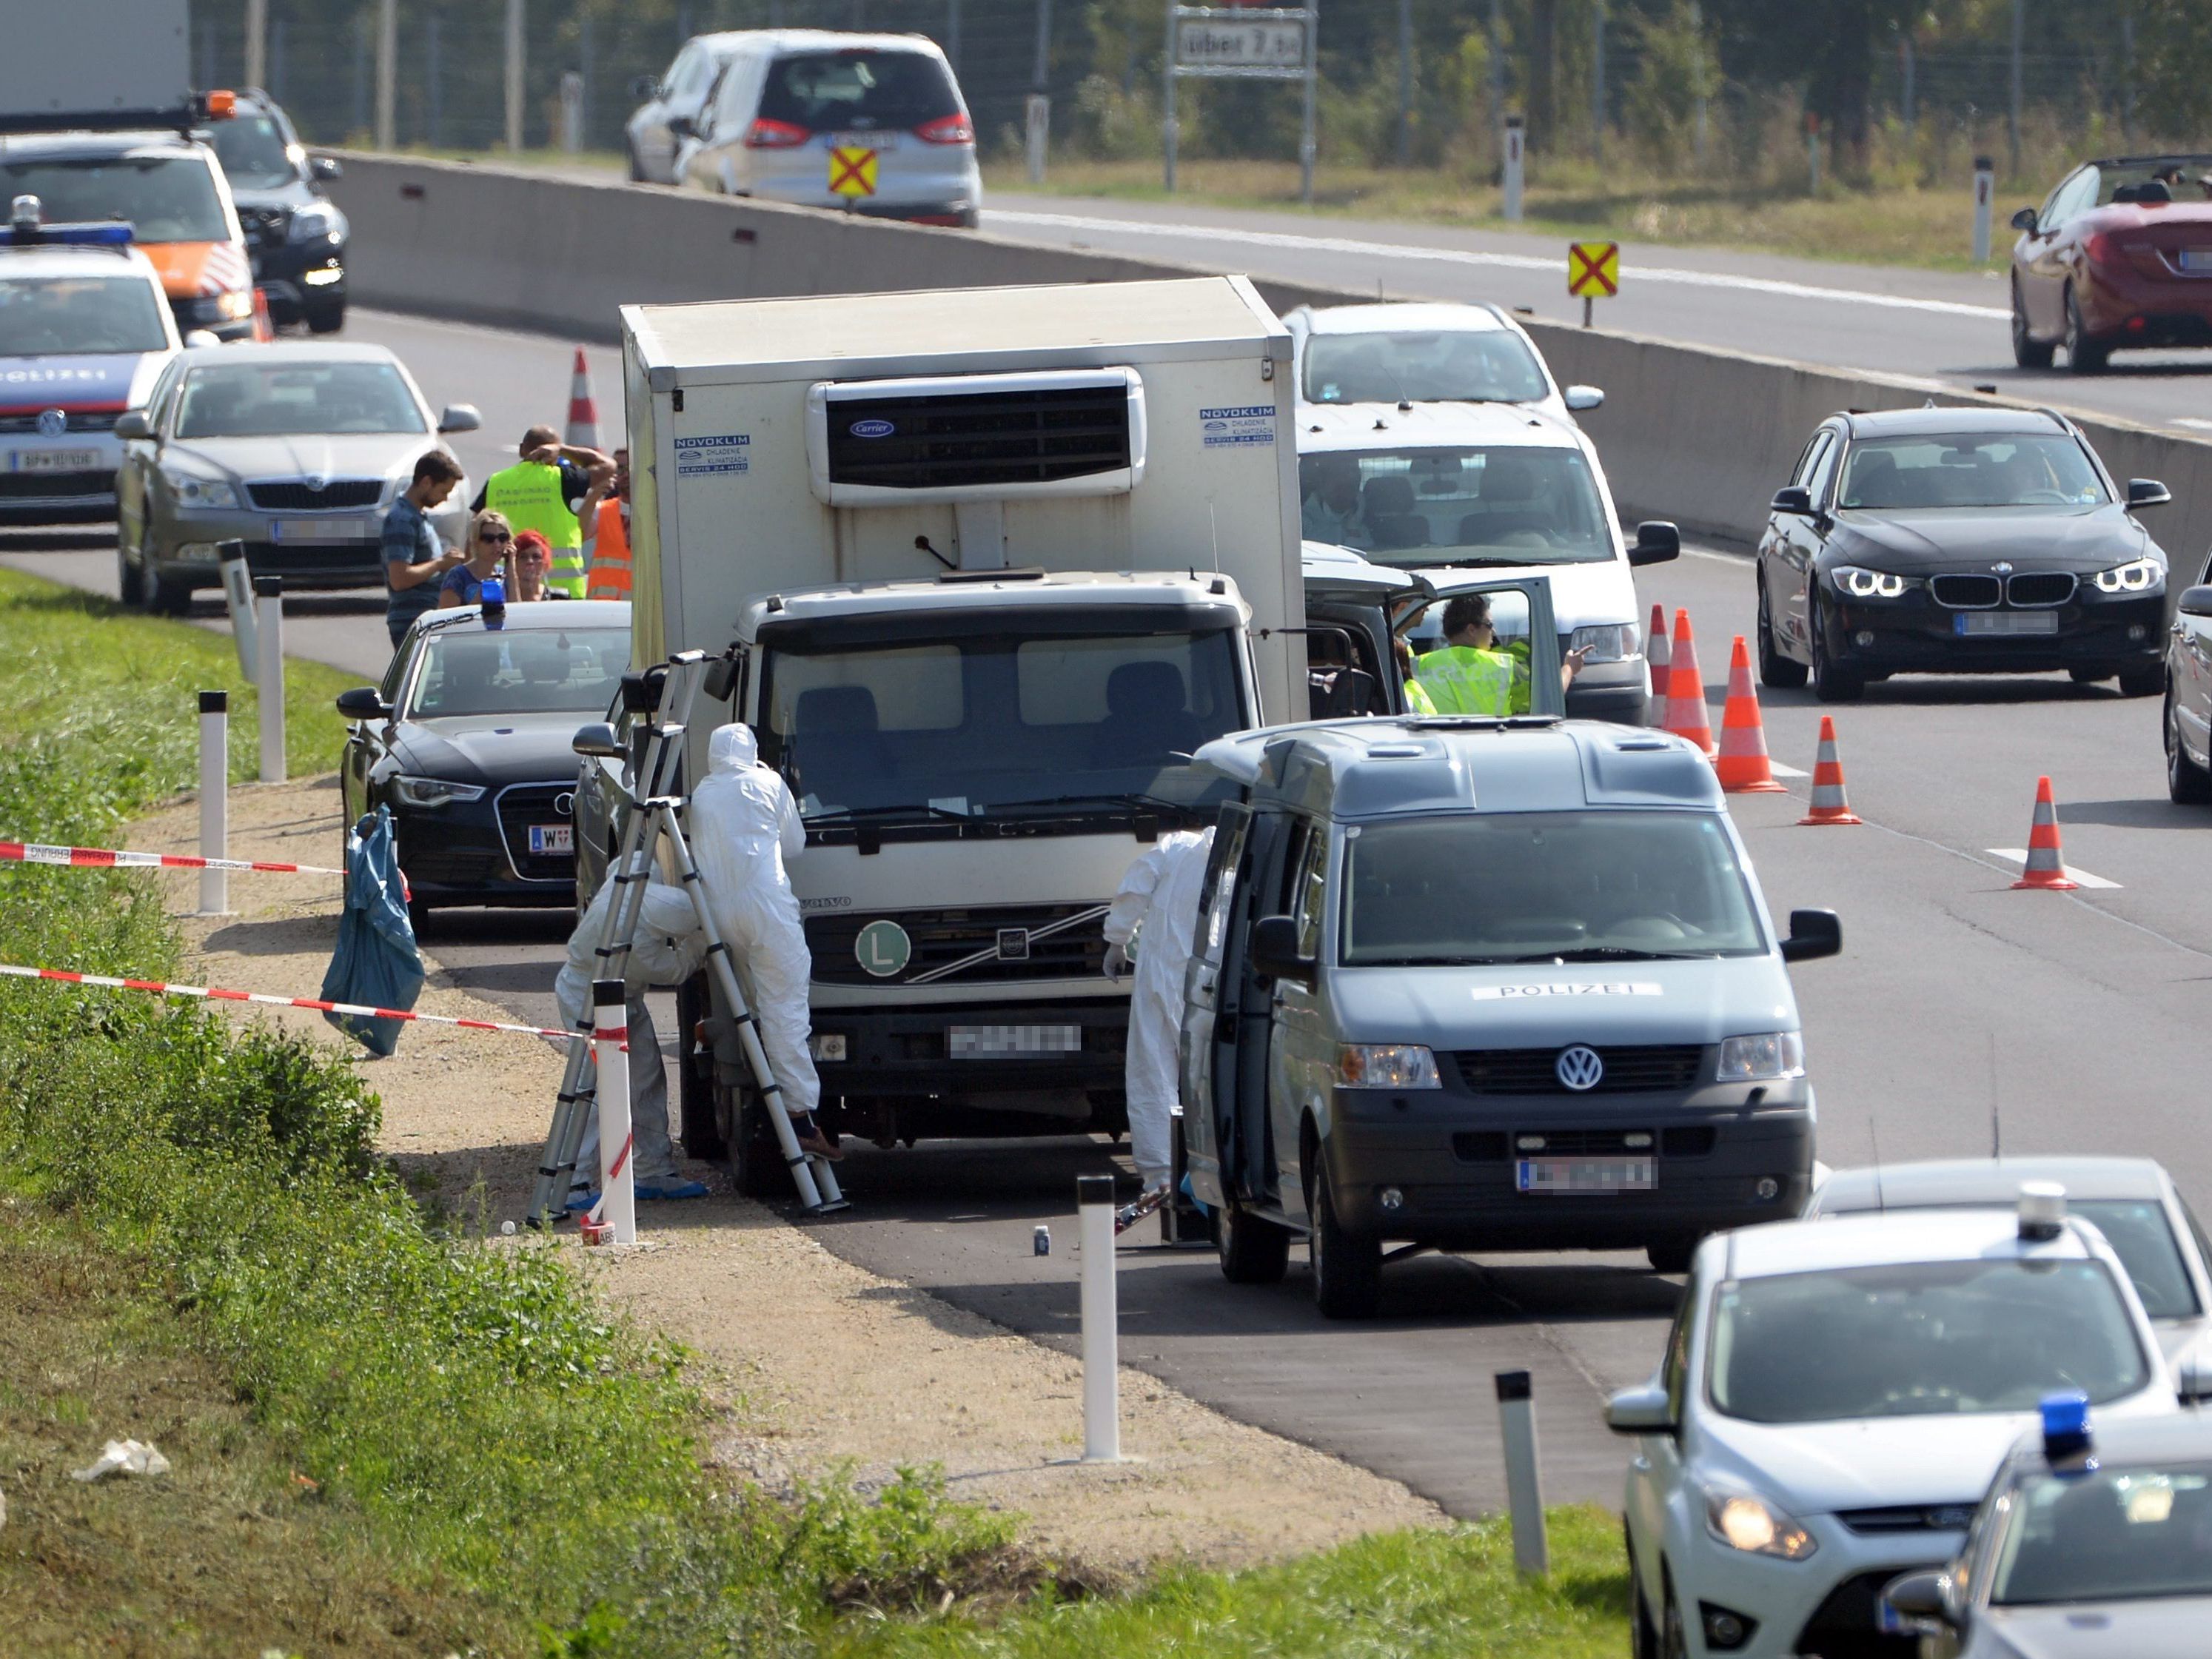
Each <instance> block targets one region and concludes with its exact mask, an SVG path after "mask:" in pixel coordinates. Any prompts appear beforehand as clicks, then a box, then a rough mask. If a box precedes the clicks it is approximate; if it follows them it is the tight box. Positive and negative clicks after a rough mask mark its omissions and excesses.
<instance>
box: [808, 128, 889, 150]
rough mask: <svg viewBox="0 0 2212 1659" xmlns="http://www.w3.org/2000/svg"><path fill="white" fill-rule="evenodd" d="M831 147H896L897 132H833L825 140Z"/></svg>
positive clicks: (879, 148)
mask: <svg viewBox="0 0 2212 1659" xmlns="http://www.w3.org/2000/svg"><path fill="white" fill-rule="evenodd" d="M824 142H826V143H828V145H829V148H830V149H877V150H882V149H897V148H898V147H899V136H898V134H897V133H896V132H833V133H830V134H829V135H828V137H827V138H826V140H825V141H824Z"/></svg>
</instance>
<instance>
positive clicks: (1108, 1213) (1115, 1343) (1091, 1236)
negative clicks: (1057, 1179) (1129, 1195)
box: [1075, 1176, 1121, 1463]
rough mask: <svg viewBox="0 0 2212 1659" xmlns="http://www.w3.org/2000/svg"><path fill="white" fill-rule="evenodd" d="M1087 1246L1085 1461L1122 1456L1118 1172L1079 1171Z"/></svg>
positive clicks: (1078, 1203)
mask: <svg viewBox="0 0 2212 1659" xmlns="http://www.w3.org/2000/svg"><path fill="white" fill-rule="evenodd" d="M1075 1213H1076V1216H1077V1218H1078V1224H1079V1225H1078V1228H1077V1232H1076V1243H1077V1245H1078V1248H1079V1249H1081V1250H1082V1252H1083V1461H1084V1462H1086V1463H1118V1462H1121V1377H1120V1367H1121V1356H1120V1353H1119V1348H1120V1343H1119V1340H1118V1334H1117V1330H1116V1327H1117V1326H1118V1325H1119V1324H1120V1322H1121V1310H1120V1308H1119V1305H1118V1297H1116V1295H1115V1285H1114V1269H1115V1249H1114V1177H1113V1176H1076V1177H1075Z"/></svg>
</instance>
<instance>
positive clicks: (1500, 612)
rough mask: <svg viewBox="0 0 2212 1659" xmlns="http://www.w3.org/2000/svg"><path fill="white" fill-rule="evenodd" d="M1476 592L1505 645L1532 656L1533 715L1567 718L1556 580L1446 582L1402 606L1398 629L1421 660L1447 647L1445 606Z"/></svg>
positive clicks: (1530, 705)
mask: <svg viewBox="0 0 2212 1659" xmlns="http://www.w3.org/2000/svg"><path fill="white" fill-rule="evenodd" d="M1470 593H1480V594H1483V595H1485V596H1486V597H1487V598H1488V599H1489V600H1490V619H1491V624H1492V627H1494V628H1495V629H1497V630H1498V645H1499V647H1501V648H1504V649H1510V650H1513V651H1515V652H1516V653H1517V652H1521V651H1525V652H1526V653H1527V654H1528V712H1529V713H1530V714H1557V715H1559V716H1561V717H1563V718H1564V717H1565V714H1566V712H1567V697H1566V692H1565V690H1564V689H1563V688H1562V687H1561V686H1560V684H1559V658H1560V641H1559V625H1558V623H1556V622H1555V621H1554V619H1553V610H1552V579H1551V578H1550V577H1548V576H1514V577H1510V578H1498V579H1496V580H1489V581H1470V582H1452V583H1450V584H1449V585H1444V584H1441V583H1440V584H1439V585H1438V586H1436V587H1435V588H1434V589H1433V590H1432V591H1431V592H1430V593H1429V594H1428V595H1426V596H1425V597H1423V598H1419V599H1413V601H1411V602H1409V603H1407V604H1404V605H1401V606H1400V607H1399V609H1398V614H1397V619H1396V622H1395V632H1396V633H1398V634H1399V635H1401V636H1402V637H1406V638H1408V639H1412V640H1413V641H1414V643H1413V653H1414V655H1415V657H1416V658H1418V657H1419V655H1420V653H1421V652H1422V651H1423V650H1425V649H1426V650H1434V649H1435V648H1436V647H1437V646H1438V645H1440V644H1442V643H1443V636H1442V633H1441V630H1442V628H1443V614H1444V606H1445V605H1447V604H1448V603H1449V601H1451V600H1453V599H1458V598H1460V597H1461V596H1462V595H1463V594H1470ZM1417 635H1418V636H1420V637H1419V638H1415V636H1417Z"/></svg>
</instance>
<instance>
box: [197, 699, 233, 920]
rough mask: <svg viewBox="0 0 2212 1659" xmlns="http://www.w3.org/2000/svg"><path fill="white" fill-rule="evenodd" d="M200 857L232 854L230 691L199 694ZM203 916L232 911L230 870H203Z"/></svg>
mask: <svg viewBox="0 0 2212 1659" xmlns="http://www.w3.org/2000/svg"><path fill="white" fill-rule="evenodd" d="M200 856H201V857H202V858H204V859H227V858H228V857H229V856H230V693H229V692H228V691H203V692H201V693H200ZM199 913H200V915H204V916H227V915H229V914H230V872H229V871H228V870H203V871H201V872H200V910H199Z"/></svg>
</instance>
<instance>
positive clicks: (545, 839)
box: [530, 823, 576, 853]
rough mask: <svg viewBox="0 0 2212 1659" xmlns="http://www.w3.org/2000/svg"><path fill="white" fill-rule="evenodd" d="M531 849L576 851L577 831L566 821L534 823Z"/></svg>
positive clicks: (531, 828)
mask: <svg viewBox="0 0 2212 1659" xmlns="http://www.w3.org/2000/svg"><path fill="white" fill-rule="evenodd" d="M530 850H531V851H532V852H533V853H574V851H575V850H576V831H575V829H574V827H573V826H571V825H569V824H566V823H533V824H532V825H531V826H530Z"/></svg>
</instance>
